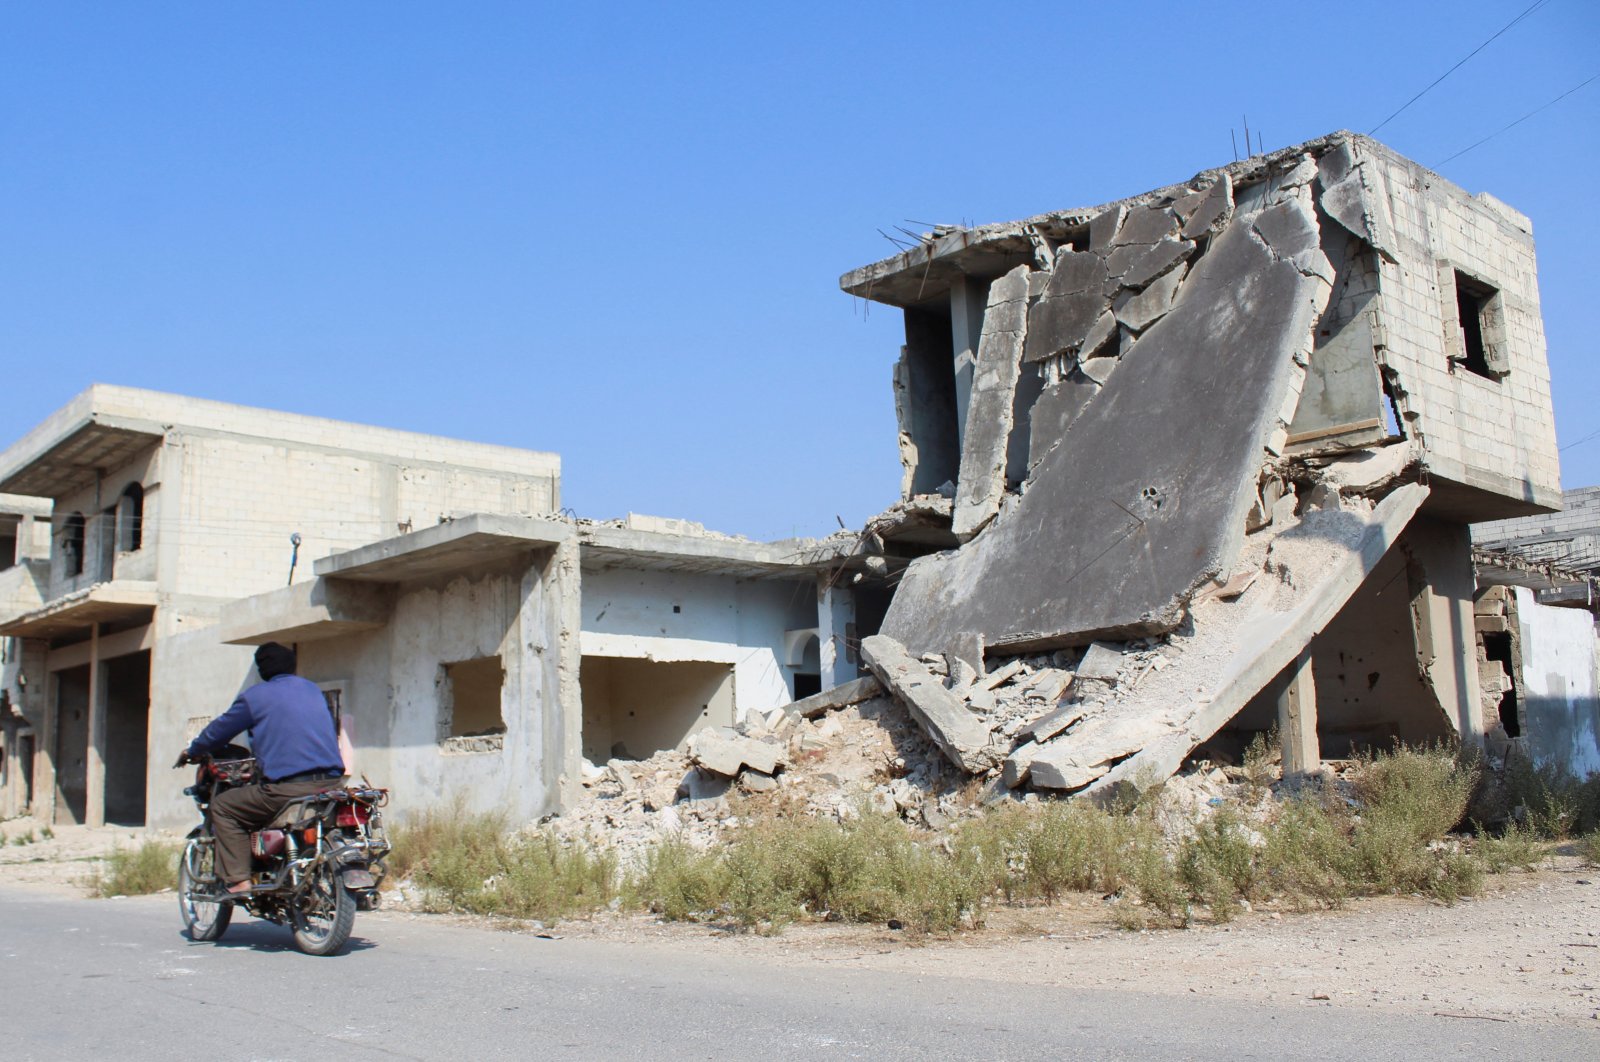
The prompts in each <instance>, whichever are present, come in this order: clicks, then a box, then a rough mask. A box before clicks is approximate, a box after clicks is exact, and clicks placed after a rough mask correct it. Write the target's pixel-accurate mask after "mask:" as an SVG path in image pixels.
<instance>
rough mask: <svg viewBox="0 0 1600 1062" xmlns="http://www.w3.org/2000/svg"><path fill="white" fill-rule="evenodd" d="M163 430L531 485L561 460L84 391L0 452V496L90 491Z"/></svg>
mask: <svg viewBox="0 0 1600 1062" xmlns="http://www.w3.org/2000/svg"><path fill="white" fill-rule="evenodd" d="M169 430H178V431H183V430H192V431H201V432H215V433H219V434H227V435H235V436H247V437H251V438H259V439H268V440H271V441H274V442H281V443H298V444H301V445H305V446H310V447H317V448H321V449H327V450H341V451H346V452H351V453H361V454H366V455H370V456H374V457H385V458H389V459H391V460H398V461H403V462H405V463H407V464H415V465H432V466H441V467H448V466H452V465H462V466H466V467H469V468H475V469H485V470H489V471H495V472H503V473H510V474H516V475H527V476H535V477H559V475H560V472H561V458H560V457H559V456H557V455H556V454H553V453H549V452H546V451H542V450H520V449H517V448H515V447H510V446H498V445H493V444H489V443H476V442H468V441H466V440H462V439H452V438H447V437H444V436H439V435H425V434H423V433H421V432H412V431H401V430H399V429H396V428H379V427H374V426H372V425H367V424H356V423H352V422H350V421H341V420H331V419H328V418H324V417H312V416H306V415H305V414H301V413H285V412H281V411H278V410H271V409H261V408H259V407H256V406H240V405H234V404H232V403H229V402H213V401H210V400H208V399H203V398H190V397H187V396H185V395H174V394H167V393H164V392H161V391H146V390H143V389H142V388H137V387H115V386H111V385H108V384H94V385H93V386H91V387H89V388H88V389H87V390H85V391H83V392H81V393H79V394H78V395H76V396H74V397H73V399H72V400H71V401H70V402H68V403H67V404H66V405H65V406H62V407H61V408H60V409H58V410H56V412H54V413H52V414H51V415H50V416H48V417H46V418H45V419H44V420H43V421H41V422H40V423H39V424H38V425H36V426H35V427H34V428H33V429H32V430H31V431H29V432H28V433H27V434H26V435H24V436H23V437H22V438H21V439H19V440H17V442H15V443H13V444H12V445H11V446H10V447H9V448H7V449H6V450H4V451H0V491H5V492H10V493H14V494H32V495H37V496H39V497H47V498H52V497H58V496H60V495H62V494H66V493H68V492H70V491H72V490H76V489H78V488H79V487H81V486H84V485H85V484H89V483H93V482H94V475H95V472H96V470H97V469H107V468H114V467H116V466H117V465H119V464H121V463H123V462H124V461H126V460H127V459H129V458H131V457H132V456H133V455H134V454H135V453H137V452H138V451H139V450H140V449H142V448H143V447H146V446H149V445H152V444H153V443H155V442H159V441H160V440H161V439H162V438H163V437H164V436H165V435H166V433H167V432H168V431H169Z"/></svg>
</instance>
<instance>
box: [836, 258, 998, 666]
mask: <svg viewBox="0 0 1600 1062" xmlns="http://www.w3.org/2000/svg"><path fill="white" fill-rule="evenodd" d="M988 301H989V285H987V284H985V283H983V282H982V281H978V280H973V279H972V278H970V277H968V276H966V275H965V274H963V275H961V276H958V277H956V279H955V280H954V281H953V282H952V283H951V285H950V338H951V344H952V346H953V347H954V349H955V374H956V444H957V445H958V446H962V445H965V443H966V437H967V402H968V400H969V399H970V398H971V397H972V376H973V373H974V372H975V371H976V369H977V365H978V340H979V338H981V337H982V335H983V311H984V307H985V306H986V305H987V304H988ZM824 685H826V683H824Z"/></svg>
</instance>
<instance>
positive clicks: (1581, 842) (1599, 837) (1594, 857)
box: [1577, 830, 1600, 867]
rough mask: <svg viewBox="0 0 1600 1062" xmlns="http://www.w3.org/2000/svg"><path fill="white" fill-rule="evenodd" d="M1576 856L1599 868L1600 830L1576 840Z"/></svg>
mask: <svg viewBox="0 0 1600 1062" xmlns="http://www.w3.org/2000/svg"><path fill="white" fill-rule="evenodd" d="M1577 848H1578V855H1580V856H1582V857H1583V858H1584V859H1586V860H1588V861H1589V862H1590V863H1593V864H1594V865H1595V866H1597V867H1600V830H1597V831H1596V832H1594V833H1591V834H1586V835H1585V836H1583V837H1580V838H1578V845H1577Z"/></svg>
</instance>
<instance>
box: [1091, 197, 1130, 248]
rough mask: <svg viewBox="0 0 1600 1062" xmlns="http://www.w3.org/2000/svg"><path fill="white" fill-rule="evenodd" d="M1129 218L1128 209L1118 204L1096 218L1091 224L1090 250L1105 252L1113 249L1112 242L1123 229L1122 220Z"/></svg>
mask: <svg viewBox="0 0 1600 1062" xmlns="http://www.w3.org/2000/svg"><path fill="white" fill-rule="evenodd" d="M1127 216H1128V208H1127V207H1126V206H1123V205H1122V204H1121V203H1118V204H1117V205H1116V206H1114V207H1111V208H1110V209H1109V210H1105V211H1103V212H1101V213H1099V214H1096V215H1095V216H1094V219H1093V220H1092V221H1090V222H1089V250H1091V251H1100V252H1104V251H1107V250H1109V249H1110V248H1111V241H1112V240H1113V239H1115V238H1116V235H1117V230H1119V229H1120V228H1122V219H1123V218H1125V217H1127Z"/></svg>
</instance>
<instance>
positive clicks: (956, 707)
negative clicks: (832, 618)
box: [861, 634, 998, 773]
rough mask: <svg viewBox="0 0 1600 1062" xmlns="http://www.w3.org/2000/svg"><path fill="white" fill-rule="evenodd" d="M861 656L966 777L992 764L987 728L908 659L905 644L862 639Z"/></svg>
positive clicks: (881, 638) (887, 639) (883, 638)
mask: <svg viewBox="0 0 1600 1062" xmlns="http://www.w3.org/2000/svg"><path fill="white" fill-rule="evenodd" d="M861 656H862V658H863V659H864V660H866V662H867V664H868V666H870V667H871V668H872V671H873V674H875V675H877V676H878V679H879V681H881V682H882V683H883V684H884V685H885V686H886V687H888V689H889V691H890V692H891V693H892V694H894V696H895V697H896V698H897V699H898V700H899V701H901V703H903V704H904V705H905V706H906V708H907V709H909V710H910V712H911V714H912V716H913V717H914V718H915V719H916V720H917V722H918V723H919V724H920V725H921V726H922V728H923V730H924V731H925V732H926V733H927V734H928V736H929V737H930V738H932V739H933V742H934V744H936V745H938V746H939V750H940V751H941V752H943V753H944V754H945V756H946V757H947V758H948V759H949V760H950V762H952V763H954V764H955V765H956V766H958V767H960V768H961V769H962V770H964V771H968V772H970V773H980V772H982V771H986V770H988V769H989V768H991V767H993V766H994V765H995V763H996V762H997V760H998V756H997V755H996V750H995V749H994V748H992V747H991V746H990V744H989V741H990V733H989V729H988V727H986V726H984V725H983V724H982V723H981V722H979V721H978V719H977V718H975V717H974V716H973V714H972V713H971V712H969V711H968V710H967V707H966V705H965V704H963V703H962V702H961V700H960V698H958V697H956V696H955V695H954V694H952V693H951V692H950V691H949V690H947V689H945V688H944V684H943V683H942V682H940V681H939V680H938V679H937V678H936V677H935V676H933V675H932V674H930V673H929V671H928V669H927V668H926V667H923V666H922V665H921V664H919V663H918V662H917V661H916V660H915V659H913V658H912V657H911V655H910V654H909V653H907V652H906V649H905V646H903V645H901V644H900V643H899V642H897V641H895V640H894V639H893V638H890V637H886V636H884V635H882V634H874V635H872V636H871V637H868V638H865V639H863V640H862V642H861Z"/></svg>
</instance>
